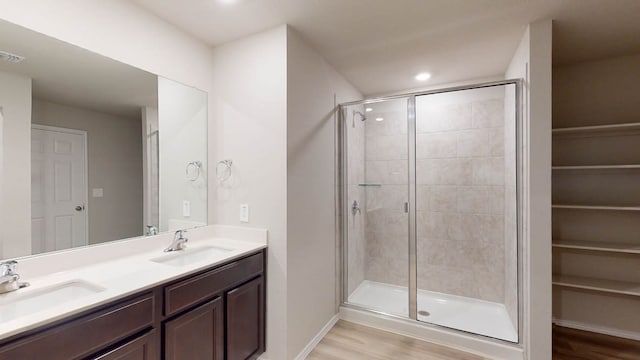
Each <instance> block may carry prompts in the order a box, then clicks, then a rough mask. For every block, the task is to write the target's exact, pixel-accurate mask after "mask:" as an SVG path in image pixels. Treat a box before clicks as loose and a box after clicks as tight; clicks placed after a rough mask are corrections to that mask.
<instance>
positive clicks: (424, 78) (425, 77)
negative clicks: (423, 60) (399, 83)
mask: <svg viewBox="0 0 640 360" xmlns="http://www.w3.org/2000/svg"><path fill="white" fill-rule="evenodd" d="M429 79H431V74H429V73H420V74H418V75H416V80H418V81H427V80H429Z"/></svg>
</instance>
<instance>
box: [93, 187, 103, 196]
mask: <svg viewBox="0 0 640 360" xmlns="http://www.w3.org/2000/svg"><path fill="white" fill-rule="evenodd" d="M91 194H92V195H93V197H94V198H101V197H103V196H104V190H103V189H101V188H98V189H92V191H91Z"/></svg>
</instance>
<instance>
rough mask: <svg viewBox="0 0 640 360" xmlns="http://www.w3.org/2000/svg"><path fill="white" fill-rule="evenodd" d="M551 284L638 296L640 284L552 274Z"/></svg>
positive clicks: (639, 294)
mask: <svg viewBox="0 0 640 360" xmlns="http://www.w3.org/2000/svg"><path fill="white" fill-rule="evenodd" d="M553 284H554V285H561V286H566V287H572V288H577V289H584V290H593V291H601V292H608V293H612V294H620V295H629V296H640V284H638V283H632V282H625V281H615V280H603V279H593V278H587V277H580V276H563V275H554V276H553Z"/></svg>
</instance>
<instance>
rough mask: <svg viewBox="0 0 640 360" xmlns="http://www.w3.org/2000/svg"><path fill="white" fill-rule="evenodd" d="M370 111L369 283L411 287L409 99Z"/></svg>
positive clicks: (368, 170)
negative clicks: (370, 281)
mask: <svg viewBox="0 0 640 360" xmlns="http://www.w3.org/2000/svg"><path fill="white" fill-rule="evenodd" d="M371 108H372V109H373V111H372V112H370V113H368V114H367V116H368V120H367V123H366V130H365V134H366V143H365V148H366V182H367V184H368V185H372V186H367V187H366V195H367V198H366V200H367V203H366V209H367V211H366V221H367V227H366V231H365V236H366V251H367V257H366V259H367V261H366V267H365V269H366V279H367V280H373V281H379V282H383V283H387V284H394V285H401V286H407V284H408V282H409V281H408V272H409V265H408V264H409V263H408V261H409V260H408V252H409V248H408V246H409V245H408V218H407V214H406V213H405V211H404V204H405V202H406V201H407V199H408V171H409V170H408V157H407V156H408V147H407V146H408V143H407V101H406V100H395V101H389V102H384V103H377V104H372V105H371ZM379 118H382V119H383V120H382V121H377V120H376V119H379ZM378 185H379V186H378Z"/></svg>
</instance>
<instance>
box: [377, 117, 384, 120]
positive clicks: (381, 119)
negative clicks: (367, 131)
mask: <svg viewBox="0 0 640 360" xmlns="http://www.w3.org/2000/svg"><path fill="white" fill-rule="evenodd" d="M383 120H384V118H381V117H379V118H376V121H383Z"/></svg>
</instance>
